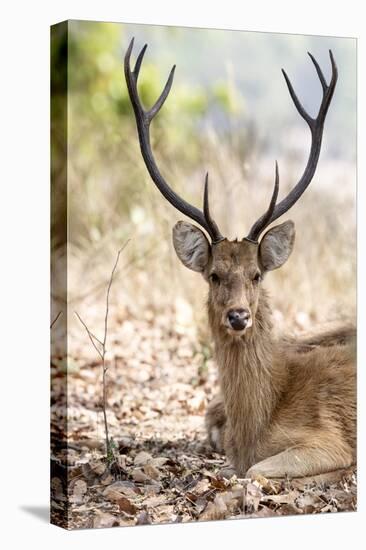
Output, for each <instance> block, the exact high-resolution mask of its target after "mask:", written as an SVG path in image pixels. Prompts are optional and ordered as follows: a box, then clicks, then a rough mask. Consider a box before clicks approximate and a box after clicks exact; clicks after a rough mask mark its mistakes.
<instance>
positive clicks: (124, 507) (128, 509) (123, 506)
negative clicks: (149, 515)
mask: <svg viewBox="0 0 366 550" xmlns="http://www.w3.org/2000/svg"><path fill="white" fill-rule="evenodd" d="M117 504H118V506H119V509H120V511H121V512H125V513H126V514H129V515H130V516H134V515H135V514H136V506H135V505H134V504H133V503H132V502H131V501H130V500H128V498H126V497H121V498H120V499H119V500H118V501H117Z"/></svg>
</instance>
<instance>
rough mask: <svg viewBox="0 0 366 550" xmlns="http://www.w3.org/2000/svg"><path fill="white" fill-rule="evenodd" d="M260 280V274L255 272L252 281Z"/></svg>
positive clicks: (257, 281) (258, 281)
mask: <svg viewBox="0 0 366 550" xmlns="http://www.w3.org/2000/svg"><path fill="white" fill-rule="evenodd" d="M261 280H262V275H261V274H260V273H259V271H258V273H256V274H255V275H254V277H253V283H260V282H261Z"/></svg>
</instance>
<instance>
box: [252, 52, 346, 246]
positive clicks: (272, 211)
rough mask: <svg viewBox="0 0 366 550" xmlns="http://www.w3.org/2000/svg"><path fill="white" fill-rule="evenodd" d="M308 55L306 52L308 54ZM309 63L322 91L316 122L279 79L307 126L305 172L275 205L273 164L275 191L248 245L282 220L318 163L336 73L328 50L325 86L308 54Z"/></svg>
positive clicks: (277, 182)
mask: <svg viewBox="0 0 366 550" xmlns="http://www.w3.org/2000/svg"><path fill="white" fill-rule="evenodd" d="M308 53H309V52H308ZM309 56H310V59H311V60H312V62H313V64H314V66H315V69H316V72H317V73H318V77H319V80H320V83H321V85H322V88H323V99H322V102H321V105H320V108H319V112H318V115H317V117H316V118H312V117H311V116H310V115H309V114H308V113H307V112H306V111H305V109H304V107H303V106H302V105H301V103H300V101H299V99H298V97H297V95H296V94H295V91H294V89H293V87H292V84H291V82H290V79H289V78H288V76H287V74H286V73H285V71H284V70H283V69H282V72H283V75H284V77H285V80H286V84H287V87H288V90H289V92H290V96H291V98H292V101H293V102H294V104H295V107H296V109H297V111H298V113H299V114H300V115H301V116H302V118H303V119H304V120H305V121H306V122H307V123H308V125H309V128H310V131H311V148H310V155H309V159H308V162H307V165H306V168H305V171H304V173H303V175H302V176H301V178H300V180H299V181H298V183H297V184H296V185H295V187H294V188H293V189H292V190H291V191H290V193H289V194H288V195H287V196H286V197H285V198H284V199H282V201H281V202H279V203H278V204H276V200H277V194H278V185H279V181H278V167H277V163H276V182H275V189H274V192H273V195H272V199H271V203H270V206H269V208H268V210H267V212H265V214H263V215H262V216H261V217H260V218H259V219H258V220H257V221H256V222H255V224H254V225H253V226H252V228H251V230H250V231H249V234H248V236H247V237H246V239H248V240H250V241H255V242H256V241H257V240H258V237H259V236H260V234H261V233H262V231H263V230H264V229H265V228H266V227H267V226H268V225H269V224H270V223H272V222H273V221H274V220H276V219H277V218H279V217H280V216H282V214H284V213H285V212H287V210H289V209H290V208H291V207H292V206H293V205H294V204H295V202H297V201H298V200H299V198H300V197H301V195H302V194H303V193H304V191H305V189H306V188H307V186H308V185H309V183H310V182H311V180H312V179H313V176H314V173H315V170H316V167H317V164H318V160H319V154H320V149H321V143H322V137H323V129H324V122H325V117H326V115H327V112H328V108H329V105H330V102H331V101H332V97H333V93H334V89H335V86H336V82H337V78H338V70H337V66H336V63H335V61H334V58H333V54H332V52H331V50H329V56H330V61H331V65H332V78H331V81H330V83H329V85H328V84H327V82H326V80H325V77H324V75H323V73H322V71H321V68H320V66H319V64H318V62H317V61H316V59H315V58H314V57H313V56H312V55H311V53H309Z"/></svg>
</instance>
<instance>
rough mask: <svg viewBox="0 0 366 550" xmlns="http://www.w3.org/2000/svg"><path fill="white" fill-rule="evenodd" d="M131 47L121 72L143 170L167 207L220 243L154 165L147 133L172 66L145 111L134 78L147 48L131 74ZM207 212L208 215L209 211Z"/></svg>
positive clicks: (209, 225) (213, 229)
mask: <svg viewBox="0 0 366 550" xmlns="http://www.w3.org/2000/svg"><path fill="white" fill-rule="evenodd" d="M133 44H134V39H133V38H132V40H131V42H130V44H129V46H128V48H127V51H126V54H125V59H124V72H125V78H126V83H127V89H128V93H129V96H130V100H131V103H132V107H133V110H134V113H135V119H136V126H137V132H138V136H139V142H140V148H141V153H142V157H143V159H144V161H145V165H146V168H147V170H148V172H149V174H150V176H151V179H152V180H153V182H154V183H155V185H156V187H157V188H158V189H159V191H160V192H161V193H162V195H163V196H164V197H165V198H166V199H167V201H168V202H170V204H172V205H173V206H174V207H175V208H176V209H177V210H179V211H180V212H182V214H185V215H186V216H188V217H189V218H191V219H192V220H194V221H196V222H197V223H198V224H200V225H201V226H202V227H203V228H204V229H205V230H206V231H207V233H208V234H209V235H210V237H211V239H212V242H213V243H216V242H219V241H220V240H222V239H223V237H222V236H221V234H220V232H219V230H218V227H217V225H216V223H215V222H214V221H213V219H212V218H211V217H210V216H208V218H207V219H206V216H205V214H204V213H203V212H201V210H199V209H198V208H196V207H195V206H193V205H191V204H189V203H188V202H187V201H185V200H184V199H183V198H181V197H180V196H179V195H178V194H177V193H176V192H175V191H173V189H171V187H170V186H169V185H168V183H167V182H166V181H165V179H164V177H163V176H162V175H161V173H160V171H159V169H158V166H157V164H156V161H155V159H154V155H153V152H152V150H151V145H150V134H149V127H150V123H151V121H152V120H153V118H154V117H155V116H156V115H157V113H158V112H159V111H160V109H161V108H162V106H163V105H164V102H165V100H166V99H167V97H168V95H169V92H170V90H171V87H172V84H173V79H174V71H175V65H174V66H173V68H172V69H171V71H170V74H169V77H168V80H167V82H166V84H165V86H164V89H163V91H162V93H161V94H160V96H159V98H158V99H157V101H156V102H155V103H154V105H153V106H152V107H151V109H149V110H145V109H144V107H143V106H142V103H141V101H140V97H139V94H138V91H137V79H138V75H139V72H140V69H141V65H142V61H143V57H144V55H145V51H146V48H147V45H146V44H145V46H144V47H143V48H142V50H141V51H140V53H139V55H138V57H137V60H136V64H135V69H134V71H131V65H130V60H131V53H132V49H133ZM206 200H207V201H208V199H207V197H206V199H205V203H206ZM207 209H208V202H207ZM207 211H208V212H209V210H207Z"/></svg>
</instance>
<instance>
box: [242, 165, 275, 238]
mask: <svg viewBox="0 0 366 550" xmlns="http://www.w3.org/2000/svg"><path fill="white" fill-rule="evenodd" d="M275 172H276V175H275V184H274V188H273V193H272V198H271V202H270V203H269V207H268V210H267V212H265V213H264V214H263V216H261V217H260V218H259V220H257V221H256V222H255V224H254V225H253V226H252V228H251V230H250V232H249V234H248V236H247V237H246V240H248V241H253V242H257V240H258V237H259V235H260V234H261V232H262V231H263V229H264V228H265V227H267V225H268V224H269V220H270V219H271V216H272V214H273V211H274V209H275V206H276V201H277V197H278V191H279V188H280V177H279V173H278V162H277V160H276V168H275Z"/></svg>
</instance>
